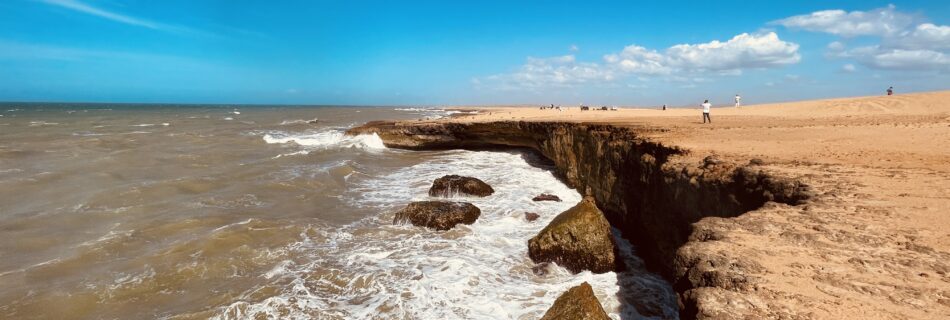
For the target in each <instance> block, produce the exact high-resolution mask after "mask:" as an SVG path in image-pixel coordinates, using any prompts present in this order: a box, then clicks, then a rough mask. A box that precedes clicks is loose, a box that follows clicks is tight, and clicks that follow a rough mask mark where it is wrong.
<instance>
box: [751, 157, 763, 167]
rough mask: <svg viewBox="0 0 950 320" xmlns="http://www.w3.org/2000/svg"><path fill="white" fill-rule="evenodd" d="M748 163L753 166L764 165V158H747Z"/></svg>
mask: <svg viewBox="0 0 950 320" xmlns="http://www.w3.org/2000/svg"><path fill="white" fill-rule="evenodd" d="M749 164H751V165H753V166H761V165H765V160H762V159H759V158H753V159H752V160H749Z"/></svg>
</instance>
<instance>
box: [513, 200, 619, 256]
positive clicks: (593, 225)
mask: <svg viewBox="0 0 950 320" xmlns="http://www.w3.org/2000/svg"><path fill="white" fill-rule="evenodd" d="M528 256H530V257H531V260H534V262H554V263H557V264H558V265H560V266H563V267H565V268H567V269H568V270H570V271H571V272H574V273H578V272H581V271H583V270H590V271H591V272H594V273H604V272H610V271H614V270H616V269H617V266H618V264H617V263H618V261H619V260H618V259H617V245H616V243H615V242H614V238H613V236H612V235H611V234H610V224H609V223H608V222H607V218H605V217H604V214H603V213H602V212H600V209H597V206H596V205H594V202H593V201H592V200H590V199H584V200H582V201H581V202H580V203H578V204H577V205H576V206H574V207H573V208H570V209H568V210H567V211H564V212H562V213H561V214H559V215H558V216H557V217H555V218H554V220H552V221H551V223H550V224H548V226H547V227H544V229H543V230H541V232H539V233H538V234H537V235H536V236H534V238H531V240H528Z"/></svg>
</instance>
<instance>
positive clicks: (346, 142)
mask: <svg viewBox="0 0 950 320" xmlns="http://www.w3.org/2000/svg"><path fill="white" fill-rule="evenodd" d="M263 139H264V141H265V142H267V143H272V144H273V143H278V144H284V143H294V144H296V145H298V146H301V147H303V148H304V149H305V150H315V149H330V148H357V149H364V150H384V149H386V145H384V144H383V140H382V139H380V138H379V135H377V134H375V133H373V134H361V135H357V136H351V135H346V134H345V133H344V132H343V130H339V129H330V130H323V131H319V132H307V133H291V132H283V131H271V132H269V133H266V134H264V137H263Z"/></svg>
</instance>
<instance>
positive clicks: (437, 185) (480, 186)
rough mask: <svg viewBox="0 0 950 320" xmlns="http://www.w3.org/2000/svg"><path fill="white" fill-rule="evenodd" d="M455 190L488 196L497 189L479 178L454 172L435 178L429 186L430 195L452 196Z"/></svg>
mask: <svg viewBox="0 0 950 320" xmlns="http://www.w3.org/2000/svg"><path fill="white" fill-rule="evenodd" d="M455 192H458V193H464V194H468V195H473V196H479V197H487V196H490V195H491V194H492V193H495V189H492V187H491V186H490V185H488V184H487V183H485V181H482V180H479V179H478V178H472V177H463V176H459V175H454V174H453V175H448V176H444V177H441V178H438V179H435V181H434V182H432V187H431V188H429V195H430V196H433V197H450V196H452V194H453V193H455Z"/></svg>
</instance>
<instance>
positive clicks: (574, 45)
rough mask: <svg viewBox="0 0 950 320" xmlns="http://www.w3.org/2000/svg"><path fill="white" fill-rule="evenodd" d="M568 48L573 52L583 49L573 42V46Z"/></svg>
mask: <svg viewBox="0 0 950 320" xmlns="http://www.w3.org/2000/svg"><path fill="white" fill-rule="evenodd" d="M568 49H569V50H571V52H577V51H580V50H581V48H579V47H577V45H576V44H572V45H571V47H570V48H568Z"/></svg>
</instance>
